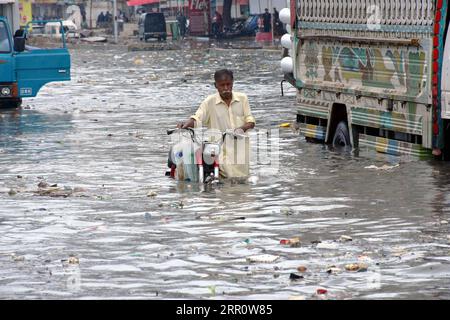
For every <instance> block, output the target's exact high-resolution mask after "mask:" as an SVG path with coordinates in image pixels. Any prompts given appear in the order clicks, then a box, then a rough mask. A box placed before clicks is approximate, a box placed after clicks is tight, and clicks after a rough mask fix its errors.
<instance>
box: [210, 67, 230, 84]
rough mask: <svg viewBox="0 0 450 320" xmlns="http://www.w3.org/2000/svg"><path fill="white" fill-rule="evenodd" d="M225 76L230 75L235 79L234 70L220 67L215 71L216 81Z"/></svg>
mask: <svg viewBox="0 0 450 320" xmlns="http://www.w3.org/2000/svg"><path fill="white" fill-rule="evenodd" d="M224 77H229V78H230V79H231V80H233V79H234V77H233V71H231V70H228V69H220V70H217V71H216V72H215V73H214V81H215V82H217V81H219V80H221V79H222V78H224Z"/></svg>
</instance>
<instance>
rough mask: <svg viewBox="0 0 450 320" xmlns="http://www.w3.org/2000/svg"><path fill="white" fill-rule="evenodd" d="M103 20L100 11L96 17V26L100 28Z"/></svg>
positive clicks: (103, 17)
mask: <svg viewBox="0 0 450 320" xmlns="http://www.w3.org/2000/svg"><path fill="white" fill-rule="evenodd" d="M104 22H105V15H104V14H103V11H102V12H100V14H99V15H98V17H97V28H102V27H103V23H104Z"/></svg>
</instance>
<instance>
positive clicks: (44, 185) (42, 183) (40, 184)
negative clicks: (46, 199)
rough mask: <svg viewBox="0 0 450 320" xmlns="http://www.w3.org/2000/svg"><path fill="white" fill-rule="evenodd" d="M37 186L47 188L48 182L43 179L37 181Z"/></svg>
mask: <svg viewBox="0 0 450 320" xmlns="http://www.w3.org/2000/svg"><path fill="white" fill-rule="evenodd" d="M38 188H48V183H47V182H45V181H41V182H39V183H38Z"/></svg>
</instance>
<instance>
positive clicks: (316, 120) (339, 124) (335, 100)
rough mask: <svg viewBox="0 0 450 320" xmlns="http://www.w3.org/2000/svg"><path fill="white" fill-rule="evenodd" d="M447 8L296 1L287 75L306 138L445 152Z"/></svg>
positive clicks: (288, 16) (380, 0)
mask: <svg viewBox="0 0 450 320" xmlns="http://www.w3.org/2000/svg"><path fill="white" fill-rule="evenodd" d="M449 9H450V7H449V1H448V0H291V2H290V8H289V9H288V8H286V9H285V12H284V14H283V16H284V20H285V22H286V23H288V26H289V28H288V29H289V31H290V33H289V34H288V35H285V36H284V37H285V39H284V40H285V41H284V46H285V47H286V48H287V49H289V54H288V56H286V57H285V58H283V59H284V78H285V80H287V81H289V82H290V83H291V84H292V85H293V86H294V87H296V89H297V98H296V99H297V103H298V108H297V122H298V124H299V126H300V130H301V132H302V133H303V134H304V136H306V137H307V138H308V139H311V140H319V141H322V142H325V143H329V144H332V145H334V146H335V147H339V146H344V147H345V146H347V147H351V148H353V149H354V150H358V149H362V148H366V147H367V148H371V149H375V150H377V151H379V152H383V153H388V154H394V155H413V156H418V157H430V156H431V155H432V154H433V155H434V156H436V157H442V156H443V157H444V158H445V159H449V158H450V157H449V155H450V35H449V28H448V26H449V18H450V14H449ZM286 12H287V13H286ZM280 17H282V14H281V12H280ZM286 51H287V50H286ZM282 66H283V64H282Z"/></svg>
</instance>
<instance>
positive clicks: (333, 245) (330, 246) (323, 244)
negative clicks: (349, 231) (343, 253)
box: [316, 242, 338, 249]
mask: <svg viewBox="0 0 450 320" xmlns="http://www.w3.org/2000/svg"><path fill="white" fill-rule="evenodd" d="M316 248H317V249H337V248H338V245H337V243H334V242H320V243H318V244H317V247H316Z"/></svg>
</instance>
